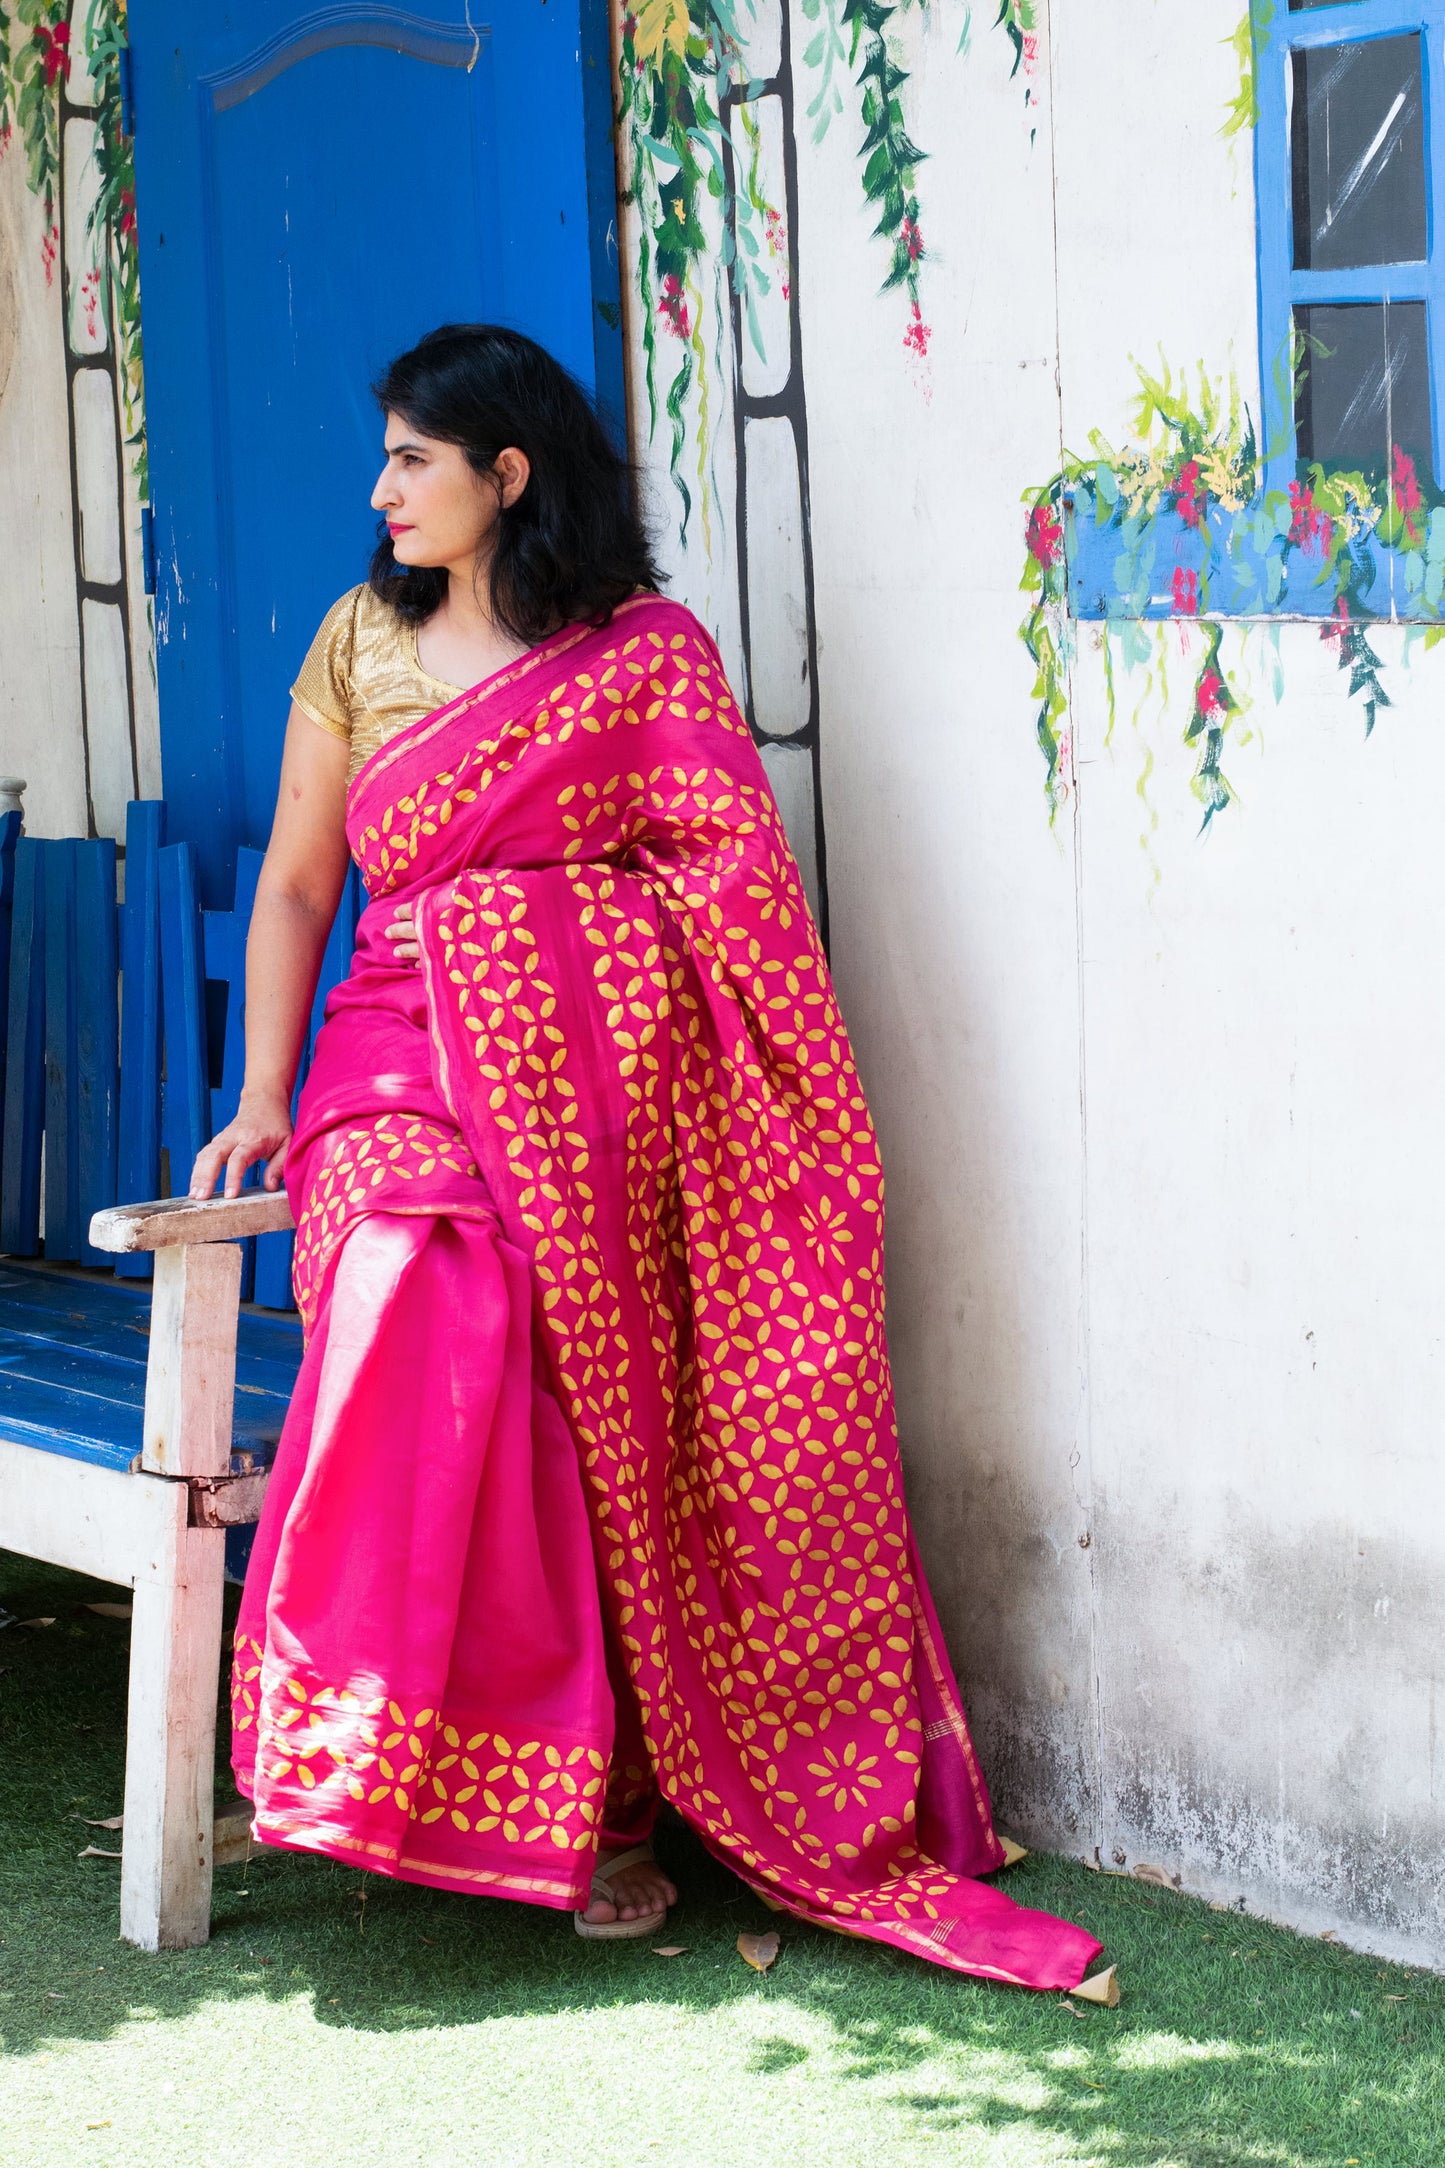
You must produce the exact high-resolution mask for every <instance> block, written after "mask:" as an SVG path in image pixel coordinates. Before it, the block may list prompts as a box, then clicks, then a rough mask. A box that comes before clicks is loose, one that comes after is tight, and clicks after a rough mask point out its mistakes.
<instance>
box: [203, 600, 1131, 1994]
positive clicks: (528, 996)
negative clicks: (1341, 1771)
mask: <svg viewBox="0 0 1445 2168" xmlns="http://www.w3.org/2000/svg"><path fill="white" fill-rule="evenodd" d="M348 834H349V837H350V841H351V847H352V851H353V853H354V855H355V857H356V859H357V860H358V862H359V864H360V866H361V868H362V871H363V874H364V876H365V880H366V885H367V889H368V891H369V893H370V896H371V897H372V899H373V903H372V906H371V908H369V909H368V910H367V911H366V913H365V914H364V915H363V918H362V922H361V930H360V935H359V939H358V944H357V950H356V957H355V962H354V965H353V968H352V972H351V976H350V978H349V979H348V981H347V982H346V984H345V985H344V986H343V987H341V988H340V989H338V991H337V993H336V994H335V995H333V997H332V1000H331V1003H330V1005H329V1007H328V1011H327V1022H326V1025H325V1028H324V1030H323V1032H322V1034H321V1037H320V1041H319V1043H318V1050H317V1058H316V1062H315V1065H314V1067H313V1069H312V1072H311V1075H310V1078H309V1079H308V1082H307V1085H306V1089H305V1091H304V1093H303V1095H302V1102H301V1109H300V1117H299V1121H298V1126H297V1132H296V1138H295V1142H294V1145H293V1148H292V1154H291V1158H290V1162H289V1165H288V1169H287V1182H288V1187H289V1189H290V1192H291V1197H292V1202H293V1205H294V1207H295V1210H296V1215H297V1221H298V1237H297V1250H296V1292H297V1300H298V1303H299V1305H300V1308H301V1312H302V1317H303V1320H304V1322H305V1326H306V1330H307V1335H308V1342H307V1351H306V1357H305V1361H304V1363H303V1366H302V1372H301V1377H300V1380H299V1383H298V1386H297V1391H296V1396H295V1399H294V1402H293V1404H292V1409H291V1413H290V1417H289V1419H288V1423H287V1426H286V1431H285V1435H284V1437H283V1440H282V1444H281V1448H280V1452H279V1455H278V1460H277V1466H276V1471H275V1474H274V1476H273V1479H272V1484H271V1489H270V1494H269V1496H268V1500H267V1505H266V1513H265V1518H264V1520H263V1522H262V1525H261V1528H260V1531H259V1533H258V1537H257V1543H256V1549H255V1552H254V1554H253V1558H252V1565H251V1570H250V1574H249V1577H248V1580H247V1584H246V1591H245V1597H244V1601H243V1605H242V1612H241V1619H240V1624H239V1628H238V1632H237V1636H236V1663H235V1675H234V1712H235V1734H234V1736H235V1747H234V1753H235V1762H236V1771H237V1776H238V1779H239V1781H240V1783H241V1785H242V1787H243V1789H244V1790H246V1791H247V1793H248V1794H249V1795H250V1796H252V1797H253V1798H254V1801H255V1805H256V1827H257V1833H258V1835H260V1836H262V1837H263V1838H265V1839H266V1840H267V1841H270V1842H274V1843H280V1844H287V1845H292V1846H299V1847H302V1848H305V1849H308V1850H312V1851H319V1852H325V1853H328V1854H331V1855H332V1856H334V1857H337V1858H342V1859H350V1860H352V1861H354V1862H356V1863H357V1864H359V1865H363V1866H369V1867H374V1868H377V1869H379V1870H380V1871H381V1872H383V1873H388V1874H394V1875H399V1876H402V1877H405V1878H407V1879H409V1880H413V1881H419V1882H428V1883H433V1884H437V1885H439V1886H442V1887H445V1888H453V1889H471V1890H479V1891H490V1892H492V1893H495V1894H499V1895H504V1896H511V1897H519V1898H523V1899H527V1900H530V1901H532V1902H534V1903H541V1904H550V1905H568V1906H570V1905H580V1904H584V1903H585V1902H586V1899H587V1891H588V1884H589V1881H590V1877H591V1871H592V1864H593V1858H594V1854H595V1850H596V1846H597V1843H598V1840H599V1836H600V1837H602V1838H604V1839H605V1840H607V1841H617V1842H621V1841H632V1840H635V1838H636V1837H637V1836H638V1835H639V1834H641V1833H643V1832H645V1830H646V1828H647V1827H648V1826H649V1824H650V1819H651V1814H652V1809H653V1805H654V1802H655V1799H656V1796H657V1794H658V1792H659V1791H660V1793H661V1795H662V1796H663V1797H665V1798H666V1799H668V1800H670V1801H671V1802H672V1803H673V1805H674V1806H675V1807H676V1808H677V1809H678V1810H679V1811H680V1812H681V1813H682V1815H683V1816H684V1817H685V1818H686V1820H687V1821H688V1822H689V1823H690V1824H691V1825H692V1826H693V1828H694V1829H696V1830H697V1831H698V1832H699V1833H700V1834H701V1836H702V1837H703V1838H704V1840H705V1841H706V1843H707V1844H708V1845H709V1846H710V1847H711V1848H712V1849H713V1850H714V1851H715V1852H716V1853H717V1854H718V1856H719V1857H720V1858H722V1859H723V1860H725V1861H726V1862H727V1864H728V1865H729V1866H730V1867H732V1868H733V1869H734V1871H735V1872H736V1873H737V1874H739V1875H740V1876H741V1877H742V1879H743V1880H744V1881H745V1882H748V1883H749V1884H751V1885H752V1886H753V1887H754V1888H755V1889H757V1890H758V1891H759V1892H760V1893H761V1894H762V1895H764V1896H765V1897H766V1898H767V1899H768V1900H769V1901H770V1902H772V1903H773V1904H775V1905H777V1906H781V1907H782V1908H783V1909H785V1910H787V1911H790V1912H793V1913H796V1914H798V1915H799V1916H800V1917H803V1918H805V1919H812V1920H815V1921H817V1922H819V1923H820V1924H822V1925H825V1926H829V1927H833V1928H837V1929H841V1930H843V1931H844V1932H847V1933H851V1934H856V1935H862V1936H866V1937H869V1938H871V1939H873V1940H876V1941H881V1942H888V1943H892V1944H895V1945H896V1946H898V1947H899V1948H902V1949H905V1950H912V1951H915V1952H916V1953H917V1954H918V1955H920V1956H922V1957H927V1958H931V1959H933V1960H934V1961H935V1962H937V1963H939V1964H943V1965H947V1966H951V1967H953V1968H955V1969H956V1970H958V1971H961V1972H970V1973H977V1974H981V1975H983V1976H985V1977H988V1978H991V1979H997V1980H1005V1981H1011V1982H1013V1983H1015V1984H1018V1985H1023V1986H1031V1987H1040V1988H1070V1987H1074V1986H1077V1985H1078V1983H1079V1982H1080V1981H1081V1980H1082V1979H1083V1977H1084V1974H1085V1972H1086V1970H1087V1969H1088V1966H1089V1965H1090V1963H1091V1962H1092V1960H1093V1958H1094V1957H1095V1955H1096V1954H1097V1951H1098V1948H1099V1945H1098V1944H1097V1943H1096V1942H1095V1941H1094V1940H1093V1939H1092V1937H1090V1936H1089V1935H1087V1934H1085V1933H1083V1932H1082V1931H1081V1930H1080V1929H1078V1928H1075V1927H1071V1926H1068V1925H1067V1924H1065V1923H1064V1922H1062V1921H1060V1920H1056V1919H1053V1918H1050V1917H1049V1916H1048V1915H1047V1914H1044V1913H1040V1912H1033V1911H1028V1910H1025V1909H1023V1908H1021V1907H1020V1906H1017V1905H1015V1904H1014V1903H1012V1902H1011V1900H1010V1899H1009V1898H1007V1897H1006V1896H1004V1895H1003V1893H1002V1892H1001V1891H999V1890H997V1889H994V1888H993V1887H991V1886H990V1885H988V1884H987V1883H984V1882H981V1881H979V1880H977V1879H976V1877H978V1876H980V1875H986V1874H988V1873H990V1872H991V1871H992V1870H993V1869H995V1868H997V1867H998V1866H1000V1865H1001V1864H1002V1862H1003V1851H1002V1847H1001V1846H1000V1844H999V1842H998V1840H997V1838H996V1837H995V1835H994V1832H993V1828H992V1822H991V1818H990V1811H989V1802H988V1794H987V1791H986V1789H985V1786H984V1782H983V1777H982V1775H981V1773H980V1771H979V1768H978V1765H977V1762H976V1760H975V1758H974V1753H973V1748H972V1745H971V1742H970V1740H969V1735H968V1729H967V1726H966V1724H965V1721H964V1716H963V1711H962V1709H961V1707H960V1705H959V1698H958V1691H957V1687H956V1686H955V1683H954V1679H953V1674H952V1672H951V1670H950V1667H949V1662H948V1657H947V1655H946V1653H945V1650H944V1646H943V1641H942V1637H941V1635H940V1633H939V1629H938V1623H937V1620H936V1618H935V1616H934V1612H933V1607H932V1604H931V1602H930V1600H929V1596H928V1591H927V1588H926V1586H925V1584H924V1579H923V1575H922V1572H921V1570H920V1567H919V1564H918V1560H917V1557H916V1554H915V1552H914V1549H913V1543H912V1537H911V1532H910V1529H909V1523H908V1516H907V1512H906V1510H905V1507H904V1502H903V1490H902V1482H901V1476H900V1469H899V1460H898V1447H897V1441H896V1435H895V1429H894V1419H893V1402H892V1392H891V1386H890V1382H889V1373H888V1358H887V1351H886V1346H885V1341H884V1332H883V1277H882V1239H883V1197H882V1180H881V1174H880V1169H879V1164H878V1151H877V1145H876V1142H875V1139H874V1135H873V1131H872V1128H871V1125H870V1123H869V1119H868V1112H867V1108H866V1107H865V1105H864V1102H863V1096H862V1092H861V1089H860V1087H859V1082H858V1077H857V1073H856V1071H855V1069H854V1066H853V1061H852V1056H851V1054H850V1052H849V1048H848V1042H847V1038H846V1035H845V1033H844V1029H843V1023H842V1018H841V1016H840V1014H839V1011H838V1006H837V1002H836V1000H835V998H834V994H833V989H832V985H831V983H830V980H829V977H828V972H827V968H826V965H825V963H824V960H823V956H822V953H821V950H820V948H819V945H818V940H817V935H816V933H815V931H814V928H813V924H812V921H811V919H810V917H809V914H808V910H807V906H806V904H805V902H804V899H803V895H802V891H801V887H800V884H799V879H798V874H797V869H796V867H795V866H794V863H793V860H792V857H791V854H790V853H789V850H788V847H787V844H786V842H785V840H784V837H783V832H782V828H781V824H780V822H779V818H778V813H777V809H776V806H775V805H774V802H773V799H772V796H771V793H770V791H769V789H768V786H767V783H766V780H765V778H764V775H763V772H762V767H761V764H760V762H759V759H758V756H757V753H756V751H755V749H754V747H753V745H752V743H751V741H750V739H749V736H748V732H747V729H746V726H745V724H744V722H743V720H742V718H741V717H740V715H739V713H738V710H737V708H736V706H735V704H734V702H733V700H732V697H731V695H730V693H729V691H728V687H727V684H726V682H725V679H724V676H723V670H722V665H721V662H720V659H719V657H718V653H717V650H716V648H715V646H714V645H713V642H712V640H711V639H710V638H709V636H708V635H707V633H706V632H705V631H704V630H703V629H702V627H701V626H700V625H699V624H698V623H697V621H696V620H695V619H694V618H693V617H692V616H691V615H690V614H689V613H688V612H687V611H686V610H685V609H682V608H681V607H679V606H678V605H676V604H674V603H671V602H667V601H665V600H662V599H660V598H658V597H656V596H638V597H636V598H634V599H633V600H632V601H631V602H629V603H628V604H626V605H625V606H624V607H623V608H621V609H620V610H618V611H617V613H616V614H615V616H614V617H613V619H612V622H611V623H610V624H609V625H607V626H606V627H605V628H602V629H597V628H587V627H573V628H571V629H570V630H568V631H566V632H564V633H561V634H559V635H557V636H556V637H555V638H554V639H551V640H549V641H547V642H546V643H545V644H544V645H543V646H541V647H539V648H537V649H535V650H533V651H532V652H531V653H530V654H528V655H527V656H525V657H524V658H523V659H522V660H521V661H519V662H518V663H516V664H514V665H512V666H511V667H510V668H508V669H506V670H504V671H502V672H500V673H499V674H498V675H497V676H495V677H492V678H489V679H487V680H486V681H485V682H484V683H483V684H481V685H479V686H477V687H476V688H475V689H474V690H473V691H471V692H469V693H467V694H466V695H464V696H463V697H462V698H461V699H459V700H456V701H454V702H453V703H452V704H451V705H450V706H449V707H446V708H443V709H441V710H439V711H438V712H437V713H436V714H433V715H430V716H428V717H426V718H425V719H424V720H423V721H422V722H420V723H417V724H415V725H414V726H412V727H411V728H410V729H409V730H406V731H404V732H402V733H401V735H400V736H398V737H397V738H394V739H393V740H392V741H391V742H390V743H389V744H387V745H386V746H384V747H383V748H382V749H381V750H380V751H379V752H378V753H376V754H375V755H374V756H373V757H372V759H371V760H370V761H369V762H368V764H367V765H366V767H365V768H364V769H363V770H362V772H361V773H360V775H359V776H358V777H357V779H356V782H355V784H354V786H353V788H352V792H351V798H350V803H349V808H348ZM407 899H410V900H411V901H412V903H413V904H414V907H415V912H416V921H417V926H418V933H419V940H420V946H421V950H422V968H421V970H420V972H417V971H415V970H409V969H406V968H398V967H397V965H396V964H395V963H394V962H393V960H392V957H391V953H390V948H389V944H388V943H387V942H386V941H385V940H384V938H383V936H382V932H381V928H382V925H383V924H384V923H386V922H388V921H389V920H390V919H391V917H392V916H393V915H394V909H395V905H396V904H397V903H398V902H400V901H404V900H407ZM599 1591H600V1597H599Z"/></svg>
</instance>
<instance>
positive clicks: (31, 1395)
mask: <svg viewBox="0 0 1445 2168" xmlns="http://www.w3.org/2000/svg"><path fill="white" fill-rule="evenodd" d="M115 1413H116V1417H117V1419H116V1421H115V1423H114V1424H113V1425H107V1426H106V1427H105V1429H104V1430H103V1431H102V1432H101V1433H100V1434H99V1435H97V1425H96V1422H95V1403H94V1401H90V1400H86V1399H85V1398H83V1396H82V1395H81V1394H79V1393H69V1392H67V1391H66V1390H65V1389H64V1387H63V1386H58V1385H35V1384H33V1383H32V1382H31V1381H30V1380H29V1379H28V1378H11V1377H8V1376H7V1375H6V1373H5V1372H4V1371H3V1370H0V1438H7V1439H10V1440H11V1441H12V1442H13V1443H14V1444H16V1445H33V1446H37V1447H38V1448H39V1449H40V1451H41V1452H44V1453H59V1454H60V1455H61V1456H62V1458H64V1459H66V1460H88V1461H92V1462H94V1464H95V1465H96V1466H97V1467H99V1468H119V1469H122V1470H124V1469H126V1468H129V1467H130V1465H131V1463H132V1462H133V1461H135V1460H136V1459H138V1458H139V1455H140V1449H141V1411H140V1409H139V1408H132V1409H123V1410H116V1411H115Z"/></svg>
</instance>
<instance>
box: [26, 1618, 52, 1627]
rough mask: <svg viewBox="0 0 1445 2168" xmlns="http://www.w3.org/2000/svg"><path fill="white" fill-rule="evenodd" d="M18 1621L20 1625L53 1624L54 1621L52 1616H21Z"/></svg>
mask: <svg viewBox="0 0 1445 2168" xmlns="http://www.w3.org/2000/svg"><path fill="white" fill-rule="evenodd" d="M19 1623H20V1625H22V1626H53V1625H54V1624H55V1621H54V1619H53V1618H23V1619H21V1620H20V1621H19Z"/></svg>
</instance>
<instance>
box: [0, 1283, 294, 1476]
mask: <svg viewBox="0 0 1445 2168" xmlns="http://www.w3.org/2000/svg"><path fill="white" fill-rule="evenodd" d="M149 1315H150V1291H149V1289H148V1288H140V1287H135V1286H133V1285H132V1286H126V1285H124V1284H121V1283H118V1282H117V1281H115V1280H110V1279H99V1278H97V1279H93V1280H92V1279H89V1278H84V1279H82V1278H81V1277H80V1275H79V1274H71V1273H60V1272H52V1271H49V1270H48V1269H47V1268H46V1267H44V1266H36V1265H29V1266H27V1265H16V1264H10V1263H7V1264H5V1265H4V1266H0V1436H5V1437H13V1438H15V1439H16V1440H17V1441H18V1442H19V1443H20V1444H24V1445H35V1446H39V1447H41V1448H42V1449H44V1450H53V1451H55V1452H58V1453H62V1454H65V1455H66V1456H67V1457H69V1458H71V1459H80V1460H90V1461H93V1462H95V1464H96V1465H97V1466H100V1467H108V1468H127V1467H129V1466H130V1464H131V1462H132V1461H133V1460H134V1459H135V1458H136V1456H137V1455H138V1454H139V1452H140V1449H141V1435H142V1415H143V1410H144V1404H145V1363H146V1354H147V1342H146V1330H147V1326H148V1321H149ZM300 1360H301V1328H300V1323H299V1321H298V1320H295V1319H284V1318H265V1317H259V1316H257V1315H256V1313H255V1312H254V1311H246V1312H243V1314H242V1316H241V1319H240V1324H239V1332H238V1347H237V1356H236V1400H235V1411H234V1417H233V1429H232V1438H233V1444H234V1448H235V1450H236V1451H237V1452H238V1453H245V1454H247V1455H249V1456H250V1458H251V1461H252V1462H253V1464H255V1465H260V1466H264V1465H265V1464H266V1463H267V1462H268V1461H269V1460H270V1459H271V1458H272V1454H273V1451H274V1447H275V1441H276V1439H277V1438H278V1437H279V1436H280V1432H281V1426H282V1424H283V1422H284V1421H285V1417H286V1408H287V1404H288V1402H289V1399H290V1395H291V1388H292V1386H293V1385H294V1383H295V1378H296V1371H297V1368H298V1367H299V1364H300Z"/></svg>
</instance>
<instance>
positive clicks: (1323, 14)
mask: <svg viewBox="0 0 1445 2168" xmlns="http://www.w3.org/2000/svg"><path fill="white" fill-rule="evenodd" d="M1252 5H1253V9H1254V47H1255V71H1256V72H1255V86H1256V113H1257V117H1256V125H1255V131H1254V182H1255V199H1256V203H1257V207H1258V221H1259V366H1260V390H1261V400H1262V404H1263V409H1264V463H1265V486H1266V488H1269V489H1280V490H1283V489H1287V488H1288V486H1289V484H1290V483H1291V482H1292V481H1293V480H1294V479H1295V476H1296V472H1297V468H1298V455H1297V450H1296V444H1295V416H1294V396H1293V385H1292V383H1291V380H1290V369H1289V354H1290V333H1291V324H1292V318H1293V312H1294V310H1295V309H1296V308H1302V307H1307V306H1308V305H1309V304H1310V303H1312V302H1326V303H1328V302H1349V301H1357V302H1359V301H1363V302H1371V301H1423V302H1424V303H1425V312H1426V313H1425V334H1426V341H1427V344H1428V348H1429V357H1430V421H1431V430H1432V434H1433V436H1434V440H1435V468H1436V478H1437V481H1438V482H1441V483H1445V438H1442V433H1441V424H1442V420H1445V399H1442V389H1441V388H1442V377H1445V0H1338V4H1337V5H1333V6H1320V7H1312V8H1304V9H1300V10H1297V11H1292V10H1290V8H1289V6H1288V0H1252ZM1405 31H1419V32H1420V33H1421V48H1422V52H1423V56H1424V78H1425V79H1424V83H1423V85H1422V89H1421V95H1422V99H1423V105H1424V122H1425V160H1426V172H1425V184H1426V185H1425V196H1426V201H1425V234H1426V244H1425V245H1426V255H1425V260H1424V261H1423V262H1420V263H1402V264H1381V265H1375V266H1366V267H1362V268H1360V269H1357V270H1349V271H1296V270H1295V268H1294V218H1293V200H1292V199H1293V189H1292V187H1291V167H1290V137H1289V85H1290V69H1291V60H1290V56H1291V54H1292V53H1295V52H1298V51H1300V50H1301V49H1302V48H1303V47H1307V46H1317V45H1345V44H1356V43H1359V44H1363V43H1365V42H1366V41H1368V40H1372V39H1377V38H1388V37H1398V36H1399V35H1400V33H1401V32H1405ZM1437 114H1439V115H1441V116H1442V125H1441V126H1440V127H1438V128H1437V127H1436V126H1435V125H1434V122H1435V116H1436V115H1437Z"/></svg>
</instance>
